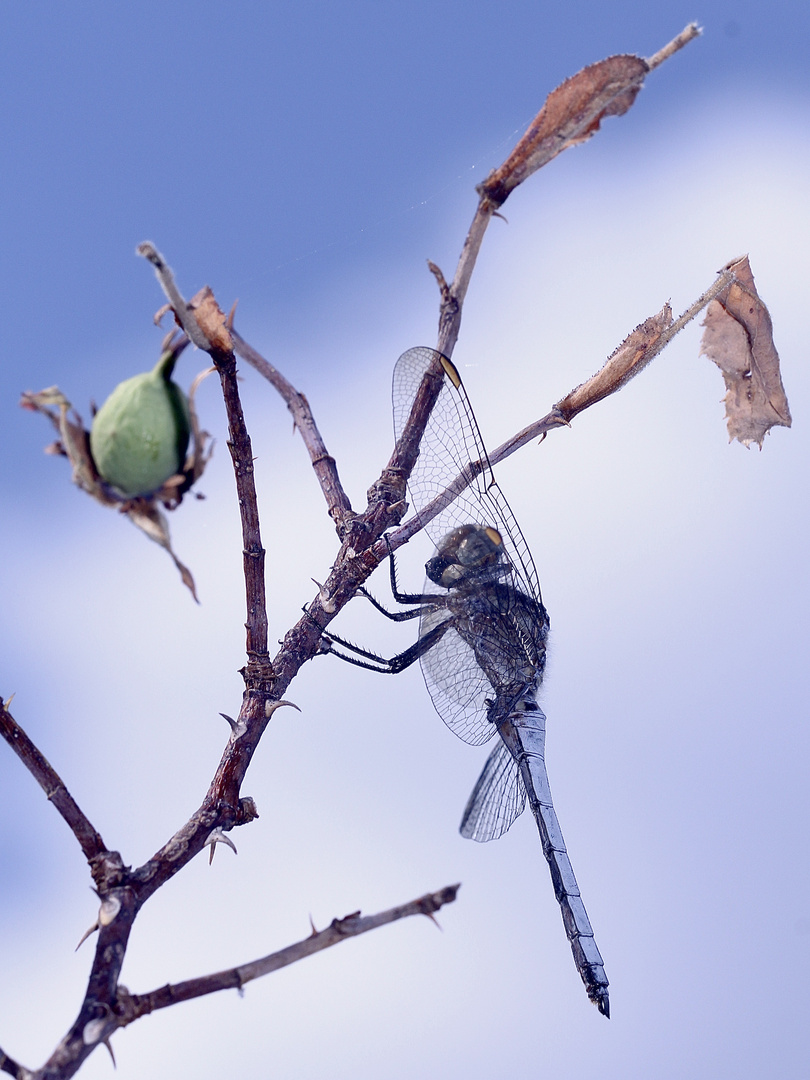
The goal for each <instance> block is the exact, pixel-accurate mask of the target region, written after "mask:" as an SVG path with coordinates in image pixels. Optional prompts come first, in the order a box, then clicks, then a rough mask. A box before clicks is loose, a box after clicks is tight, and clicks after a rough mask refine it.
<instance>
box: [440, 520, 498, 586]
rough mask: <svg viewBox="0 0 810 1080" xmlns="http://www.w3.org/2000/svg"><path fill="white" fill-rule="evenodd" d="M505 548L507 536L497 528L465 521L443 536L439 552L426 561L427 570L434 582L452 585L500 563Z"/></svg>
mask: <svg viewBox="0 0 810 1080" xmlns="http://www.w3.org/2000/svg"><path fill="white" fill-rule="evenodd" d="M503 551H504V548H503V538H502V537H501V534H500V533H499V532H498V530H497V529H493V528H490V527H489V526H485V525H461V526H460V527H459V528H458V529H453V531H452V532H449V533H447V535H446V536H444V537H442V539H441V540H440V541H439V544H438V546H437V548H436V554H435V555H434V556H433V558H432V559H429V560H428V561H427V562H426V563H425V572H426V574H427V576H428V578H429V579H430V580H431V581H432V582H433V583H434V584H436V585H441V586H443V587H444V588H445V589H452V588H454V587H455V586H457V585H459V584H461V583H462V582H464V581H465V580H467V579H468V578H470V577H471V576H473V575H475V576H479V575H480V574H481V572H482V571H489V570H490V569H491V568H493V567H495V566H497V565H498V564H499V563H500V562H501V559H502V557H503Z"/></svg>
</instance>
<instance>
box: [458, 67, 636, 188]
mask: <svg viewBox="0 0 810 1080" xmlns="http://www.w3.org/2000/svg"><path fill="white" fill-rule="evenodd" d="M649 70H650V67H649V64H648V63H647V61H646V60H644V59H643V58H642V57H640V56H632V55H629V54H627V55H622V56H609V57H608V58H607V59H606V60H600V61H599V62H598V63H596V64H590V65H589V66H588V67H586V68H583V69H582V71H580V72H578V73H577V74H576V75H572V76H571V78H570V79H566V80H565V82H564V83H562V84H561V85H560V86H558V87H557V89H556V90H552V91H551V93H550V94H549V96H548V97H547V98H546V102H545V104H544V105H543V108H542V109H541V110H540V112H539V113H538V114H537V116H535V118H534V120H533V121H532V122H531V124H530V125H529V127H528V128H527V130H526V133H525V134H524V136H523V138H522V139H521V140H520V142H519V143H518V144H517V146H516V147H515V149H514V150H513V151H512V153H511V154H510V155H509V157H508V158H507V159H506V161H505V162H504V163H503V165H501V166H500V167H499V168H497V169H494V170H493V171H492V172H491V173H490V174H489V176H488V177H487V178H486V180H484V182H483V183H482V184H480V185H479V186H478V189H477V190H478V193H479V194H480V195H481V196H482V198H484V197H485V198H487V199H488V200H489V201H490V202H491V203H492V204H493V205H494V206H501V205H502V204H503V203H504V202H505V200H506V198H507V197H508V195H509V193H510V192H511V191H513V190H514V188H516V187H517V186H518V184H521V183H522V182H523V181H524V180H525V179H526V178H527V177H529V176H531V174H532V173H533V172H536V171H537V170H538V169H539V168H541V166H543V165H545V164H547V162H549V161H551V159H552V158H554V157H556V156H557V154H559V153H560V152H561V151H562V150H566V149H568V147H569V146H577V145H578V144H579V143H581V142H584V141H585V140H586V139H589V138H590V137H591V135H593V133H594V132H595V131H597V130H598V129H599V125H600V123H601V122H602V120H603V118H604V117H606V116H621V115H622V113H626V112H627V110H628V109H629V108H630V106H631V105H632V104H633V102H634V101H635V99H636V95H637V94H638V92H639V90H640V89H641V84H642V83H643V82H644V76H645V75H646V74H647V72H648V71H649Z"/></svg>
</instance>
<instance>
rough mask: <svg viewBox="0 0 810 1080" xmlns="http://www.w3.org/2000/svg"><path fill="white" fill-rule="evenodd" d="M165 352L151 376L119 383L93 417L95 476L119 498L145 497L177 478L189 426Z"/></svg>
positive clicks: (172, 359) (170, 355) (185, 403)
mask: <svg viewBox="0 0 810 1080" xmlns="http://www.w3.org/2000/svg"><path fill="white" fill-rule="evenodd" d="M176 359H177V357H176V355H175V354H174V353H173V352H165V353H164V354H163V355H162V356H161V358H160V360H158V362H157V364H156V365H155V367H154V368H153V369H152V371H146V372H144V373H143V374H142V375H135V376H133V378H131V379H126V380H125V381H124V382H122V383H119V384H118V386H116V388H115V389H114V390H113V392H112V393H111V394H110V396H109V397H108V398H107V400H106V401H105V402H104V404H103V405H102V406H101V408H100V409H99V410H98V412H97V413H96V415H95V418H94V420H93V427H92V430H91V432H90V451H91V453H92V455H93V461H94V462H95V464H96V469H98V473H99V476H101V478H102V479H103V480H106V481H107V483H108V484H111V485H112V486H113V487H114V488H116V489H117V490H118V491H119V492H120V493H121V494H122V495H126V496H128V497H130V498H134V497H135V496H136V495H148V494H149V493H150V492H152V491H155V490H156V489H157V488H159V487H160V486H161V485H162V484H163V483H165V481H166V480H168V479H169V477H170V476H174V474H175V473H177V472H180V471H181V469H182V468H183V464H184V462H185V459H186V450H187V449H188V440H189V435H190V432H191V421H190V416H189V411H188V399H187V398H186V395H185V394H184V393H183V391H182V390H181V389H180V387H179V386H178V385H177V383H175V382H172V379H171V375H172V371H173V370H174V365H175V361H176Z"/></svg>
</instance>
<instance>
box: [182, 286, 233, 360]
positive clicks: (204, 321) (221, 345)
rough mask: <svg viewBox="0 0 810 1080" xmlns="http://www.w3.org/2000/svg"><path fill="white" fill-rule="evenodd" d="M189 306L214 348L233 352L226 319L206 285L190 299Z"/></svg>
mask: <svg viewBox="0 0 810 1080" xmlns="http://www.w3.org/2000/svg"><path fill="white" fill-rule="evenodd" d="M189 307H190V308H192V310H193V311H194V317H195V319H196V320H197V325H198V326H199V328H200V329H201V330H202V332H203V333H204V334H205V336H206V337H207V338H208V341H209V342H210V343H211V345H213V346H214V348H216V349H221V350H222V352H233V340H232V338H231V335H230V334H229V333H228V328H227V325H226V322H227V319H226V316H225V314H224V313H223V311H222V310H221V309H220V307H219V304H218V303H217V302H216V299H215V298H214V294H213V292H211V289H210V287H209V286H208V285H204V286H203V288H202V289H200V291H199V292H198V293H197V294H196V295H195V296H194V297H192V299H191V302H190V304H189Z"/></svg>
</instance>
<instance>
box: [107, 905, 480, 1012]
mask: <svg viewBox="0 0 810 1080" xmlns="http://www.w3.org/2000/svg"><path fill="white" fill-rule="evenodd" d="M459 888H460V886H459V885H448V886H446V887H445V888H444V889H441V890H440V891H439V892H435V893H428V894H427V895H426V896H421V897H419V899H418V900H411V901H410V903H407V904H401V905H399V906H398V907H393V908H389V909H388V910H387V911H381V912H379V913H378V914H377V915H366V916H364V917H363V916H361V915H360V912H359V911H357V912H355V913H354V914H352V915H347V916H346V917H345V918H343V919H333V920H332V922H331V923H330V924H329V926H328V927H327V928H326V929H325V930H321V931H317V932H313V933H312V934H310V935H309V937H307V938H304V939H303V941H299V942H296V944H294V945H289V946H288V947H287V948H286V949H280V950H279V951H278V952H274V953H270V955H269V956H264V957H262V958H261V959H260V960H253V961H251V962H250V963H247V964H241V965H240V966H239V967H234V968H228V969H227V970H226V971H218V972H216V973H215V974H213V975H204V976H202V977H201V978H198V979H189V980H187V981H186V982H182V983H177V984H176V985H174V986H171V985H167V986H163V987H161V988H160V989H159V990H153V991H152V992H151V993H148V994H132V995H129V996H127V997H126V998H125V999H124V1000H123V1001H122V1005H123V1009H122V1011H123V1021H122V1023H121V1025H120V1026H122V1027H123V1026H124V1025H125V1024H129V1023H132V1021H133V1020H137V1019H138V1018H139V1017H140V1016H145V1015H146V1014H147V1013H150V1012H154V1011H155V1010H156V1009H165V1008H167V1007H168V1006H170V1005H177V1004H178V1003H179V1002H181V1001H190V1000H191V999H193V998H197V997H202V996H204V995H205V994H214V993H217V992H218V991H219V990H229V989H230V990H232V989H239V990H241V988H242V987H243V986H244V985H245V983H248V982H250V981H251V980H252V979H258V978H261V977H262V976H263V975H269V974H270V973H271V972H273V971H278V970H279V968H283V967H287V966H288V965H289V964H294V963H296V962H297V961H299V960H303V959H304V958H305V957H307V956H312V955H313V953H316V952H320V951H321V950H322V949H328V948H330V947H331V946H332V945H338V944H340V942H341V941H346V940H347V939H348V938H351V937H357V936H358V935H359V934H365V933H368V931H369V930H376V929H377V928H378V927H380V926H386V925H387V924H388V923H392V922H397V921H398V920H399V919H405V918H408V917H409V916H411V915H427V916H428V917H430V918H432V917H433V915H434V913H435V912H437V911H439V910H440V908H442V907H443V906H444V905H445V904H450V903H452V902H453V901H454V900H455V898H456V894H457V893H458V890H459Z"/></svg>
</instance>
